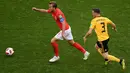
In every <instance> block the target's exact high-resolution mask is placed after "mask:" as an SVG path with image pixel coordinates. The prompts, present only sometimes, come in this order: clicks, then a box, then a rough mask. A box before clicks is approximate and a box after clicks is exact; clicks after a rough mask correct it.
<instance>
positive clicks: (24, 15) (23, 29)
mask: <svg viewBox="0 0 130 73" xmlns="http://www.w3.org/2000/svg"><path fill="white" fill-rule="evenodd" d="M56 1H57V3H58V6H59V7H60V8H61V10H62V11H63V12H64V13H65V15H66V18H67V21H68V23H69V24H70V25H71V27H72V32H73V36H74V39H75V41H77V42H79V43H81V45H83V40H82V37H83V36H84V34H85V33H86V31H87V30H88V28H89V25H90V20H91V19H92V16H91V9H92V8H100V9H101V11H102V15H103V16H107V17H108V18H110V19H111V20H113V21H114V22H115V23H116V25H117V29H118V32H117V33H115V32H114V31H112V30H111V27H110V28H109V29H110V30H109V32H110V36H111V39H110V42H109V48H110V53H111V54H113V55H115V56H117V57H123V58H125V59H126V64H127V69H126V70H125V71H122V70H121V67H120V65H119V64H117V63H115V62H112V63H111V64H109V65H108V66H104V60H103V58H102V57H101V56H100V55H99V54H98V53H97V51H96V50H95V49H94V44H95V42H96V36H95V34H93V35H92V36H91V37H90V38H89V39H88V40H87V43H86V45H83V46H84V47H85V48H86V49H87V50H88V51H89V52H90V53H91V55H90V57H89V59H88V60H87V61H83V60H82V57H83V55H82V53H81V52H79V51H78V50H76V49H75V48H73V47H71V46H69V44H68V43H66V41H60V42H59V48H60V56H61V59H60V61H58V62H56V63H52V64H51V63H48V60H49V59H50V58H51V57H52V56H53V49H52V47H51V45H50V40H51V38H52V37H53V36H54V35H55V34H56V33H57V32H58V31H59V29H58V27H57V25H56V23H55V21H54V20H53V19H52V17H51V15H50V14H44V13H38V12H35V11H32V10H31V8H32V7H33V6H36V7H39V8H47V7H48V4H47V3H48V2H49V0H1V1H0V3H1V4H0V9H1V10H0V12H1V14H0V17H1V18H0V73H130V64H129V63H130V54H129V53H130V50H129V44H130V43H129V41H130V39H129V37H130V32H129V31H130V29H129V28H130V25H129V23H130V21H129V18H130V16H129V13H130V9H129V8H130V1H129V0H118V1H117V0H56ZM7 47H13V48H14V50H15V54H14V55H13V56H12V57H8V56H5V49H6V48H7Z"/></svg>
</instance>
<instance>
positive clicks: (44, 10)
mask: <svg viewBox="0 0 130 73" xmlns="http://www.w3.org/2000/svg"><path fill="white" fill-rule="evenodd" d="M32 10H34V11H38V12H43V13H48V10H46V9H39V8H36V7H32Z"/></svg>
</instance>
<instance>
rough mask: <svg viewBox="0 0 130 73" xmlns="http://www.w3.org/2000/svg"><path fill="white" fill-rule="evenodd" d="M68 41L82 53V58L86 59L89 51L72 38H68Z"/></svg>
mask: <svg viewBox="0 0 130 73" xmlns="http://www.w3.org/2000/svg"><path fill="white" fill-rule="evenodd" d="M68 43H69V44H71V45H72V46H73V47H75V48H76V49H78V50H79V51H81V52H82V53H83V54H84V58H83V59H84V60H87V59H88V56H89V54H90V53H89V52H87V51H86V50H85V49H84V48H83V47H82V46H81V45H80V44H79V43H77V42H75V41H74V40H68Z"/></svg>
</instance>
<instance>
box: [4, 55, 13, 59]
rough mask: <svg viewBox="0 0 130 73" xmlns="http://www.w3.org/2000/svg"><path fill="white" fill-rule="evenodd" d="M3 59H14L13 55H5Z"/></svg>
mask: <svg viewBox="0 0 130 73" xmlns="http://www.w3.org/2000/svg"><path fill="white" fill-rule="evenodd" d="M4 57H5V58H12V57H15V55H11V56H9V55H5V56H4Z"/></svg>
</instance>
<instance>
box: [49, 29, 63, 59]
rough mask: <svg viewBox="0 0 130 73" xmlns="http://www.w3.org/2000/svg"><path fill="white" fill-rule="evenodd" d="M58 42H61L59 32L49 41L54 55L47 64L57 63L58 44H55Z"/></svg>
mask: <svg viewBox="0 0 130 73" xmlns="http://www.w3.org/2000/svg"><path fill="white" fill-rule="evenodd" d="M58 40H63V38H62V35H61V31H60V32H59V33H58V34H56V35H55V37H53V38H52V39H51V45H52V47H53V49H54V53H55V55H54V57H53V58H51V59H50V60H49V62H55V61H57V60H59V59H60V57H59V51H58V50H59V48H58V44H57V41H58Z"/></svg>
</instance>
